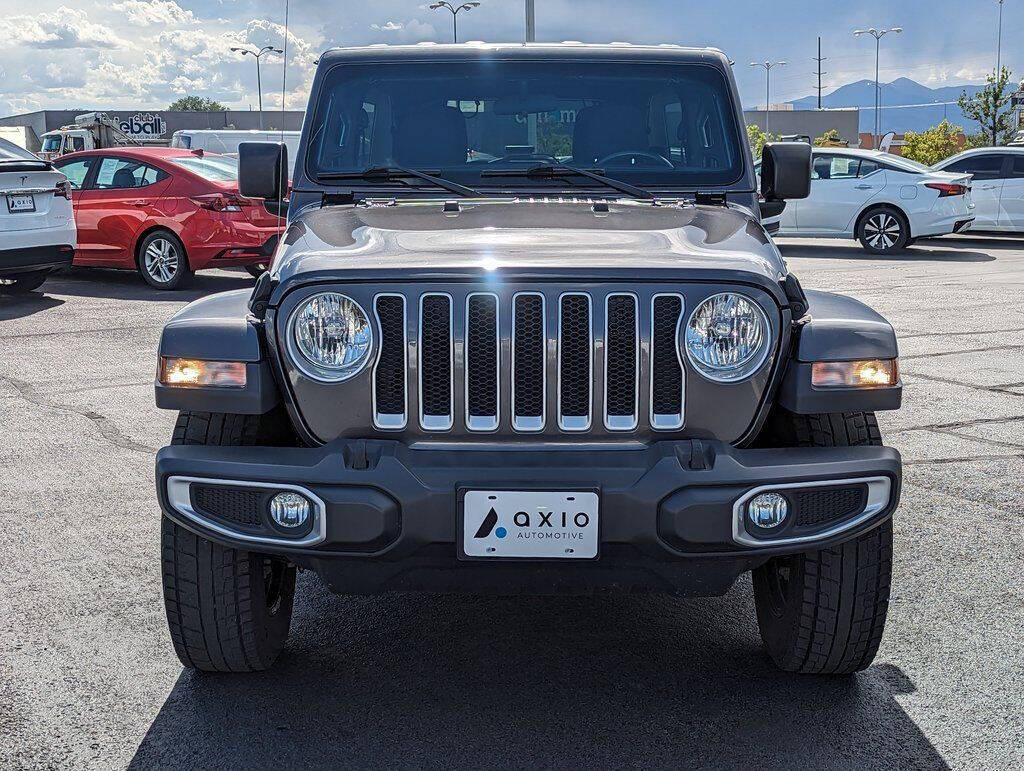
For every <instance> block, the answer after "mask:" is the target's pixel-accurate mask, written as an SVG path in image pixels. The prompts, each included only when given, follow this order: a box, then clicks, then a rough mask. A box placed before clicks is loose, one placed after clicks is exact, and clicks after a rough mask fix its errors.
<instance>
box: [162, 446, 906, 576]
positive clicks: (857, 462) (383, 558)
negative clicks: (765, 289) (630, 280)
mask: <svg viewBox="0 0 1024 771" xmlns="http://www.w3.org/2000/svg"><path fill="white" fill-rule="evenodd" d="M190 480H201V481H190ZM864 480H874V481H871V482H870V484H871V485H875V486H876V487H877V488H878V489H881V488H882V487H884V490H885V493H884V500H882V499H881V498H880V497H878V496H876V501H875V505H874V506H873V507H872V506H865V507H864V508H863V510H861V511H859V512H858V511H850V512H848V515H844V517H842V518H840V519H832V520H828V519H827V517H826V520H825V521H824V522H823V523H818V524H817V525H812V526H810V527H806V526H802V527H800V528H797V527H795V526H794V527H790V526H789V525H785V526H783V527H782V528H780V529H779V530H778V531H776V532H773V533H769V534H767V535H765V534H762V535H755V536H752V535H751V534H750V533H747V532H745V531H743V529H742V526H739V528H740V531H741V532H739V533H737V521H738V520H739V521H740V522H742V521H743V507H742V500H743V499H744V498H745V497H748V496H749V495H750V494H751V492H752V491H754V490H755V489H756V488H760V487H764V486H766V485H767V486H777V485H806V486H807V489H814V490H819V489H820V490H823V491H830V490H834V489H838V488H844V489H845V488H857V487H858V486H862V487H865V489H866V487H867V485H866V483H865V482H864ZM900 481H901V463H900V456H899V453H898V452H897V451H896V450H894V449H891V448H888V447H836V448H807V449H779V450H738V449H735V448H733V447H731V446H728V445H724V444H720V443H715V442H691V441H679V442H659V443H656V444H653V445H650V446H646V447H643V446H641V447H637V448H636V449H623V448H621V447H620V448H616V449H601V448H599V447H591V448H587V449H579V448H574V449H571V450H567V449H548V448H543V449H537V448H522V449H504V448H502V449H497V448H479V449H477V448H469V447H463V448H454V449H453V448H451V447H445V448H443V449H440V448H424V449H411V448H409V447H408V446H406V445H404V444H399V443H397V442H385V441H365V442H364V441H343V440H339V441H337V442H334V443H331V444H329V445H326V446H324V447H320V448H309V449H295V448H271V447H210V446H172V447H165V448H163V449H162V450H161V451H160V452H159V453H158V455H157V462H156V482H157V490H158V494H159V498H160V504H161V507H162V509H163V511H164V513H165V514H166V515H167V516H169V517H170V518H171V519H173V520H175V521H176V522H177V523H178V524H180V525H182V526H183V527H186V528H189V529H190V530H193V531H195V532H197V533H199V534H200V535H202V536H204V537H206V538H209V539H210V540H213V541H217V542H220V543H223V544H225V545H229V546H234V547H237V548H243V549H248V550H251V551H259V552H265V553H270V554H277V555H284V556H288V557H289V558H290V559H291V560H292V561H293V562H295V563H296V564H298V565H300V566H302V567H307V568H311V569H313V570H315V571H316V572H317V573H319V574H320V575H321V576H322V577H323V578H324V579H325V580H326V581H327V583H328V584H329V585H330V586H331V587H332V588H333V589H335V590H337V591H340V592H345V593H370V592H376V591H381V590H386V589H411V590H431V591H458V590H467V591H488V592H493V591H497V592H541V593H545V592H551V591H557V592H562V591H569V592H572V591H598V590H604V589H638V588H644V589H655V590H662V591H672V592H677V593H686V594H705V595H707V594H721V593H724V592H725V591H726V590H728V588H729V586H730V585H731V584H732V582H733V581H734V580H735V578H736V577H737V576H738V575H739V574H741V573H743V572H745V571H747V570H750V569H751V568H753V567H756V566H757V565H758V564H760V563H762V562H763V561H764V560H765V559H766V558H768V557H769V556H772V555H775V554H783V553H793V552H800V551H807V550H809V549H819V548H824V547H827V546H830V545H834V544H836V543H840V542H842V541H845V540H848V539H851V538H854V537H856V536H857V535H859V534H861V533H863V532H865V531H867V530H870V529H871V528H873V527H876V526H877V525H878V524H880V523H881V522H883V521H884V520H886V519H887V518H889V517H890V516H891V515H892V511H893V509H895V507H896V505H897V502H898V499H899V491H900ZM248 482H255V483H261V484H262V485H264V487H263V488H260V489H262V490H269V491H271V492H273V488H274V486H275V485H282V489H287V488H288V487H297V488H299V489H300V490H302V491H306V492H308V493H310V494H311V497H312V498H313V499H314V500H316V499H319V501H322V503H323V510H322V515H318V521H317V522H316V524H315V525H314V526H313V527H312V528H311V529H309V530H307V532H306V533H305V534H302V535H301V537H300V538H299V540H301V541H302V543H295V542H294V539H290V538H289V537H287V536H284V535H282V533H281V531H280V530H274V529H273V527H271V526H270V525H269V524H262V525H255V526H253V525H252V524H251V523H250V524H248V525H239V524H237V521H236V520H232V519H230V516H227V515H226V516H225V517H224V518H221V517H220V516H219V515H208V514H199V513H197V512H196V511H195V510H194V509H190V508H189V506H190V504H188V503H187V501H189V500H192V501H194V500H195V499H194V498H190V496H192V493H191V492H190V491H191V490H192V489H193V486H194V485H203V484H207V485H217V484H218V483H220V484H223V483H235V484H234V487H240V488H243V489H244V488H245V483H248ZM169 483H170V486H171V488H172V490H173V491H174V493H173V495H174V501H175V503H173V504H172V502H171V495H169V492H168V485H169ZM254 489H255V488H254ZM469 489H473V490H567V491H573V490H593V491H596V492H598V493H599V495H600V507H599V518H600V536H599V553H598V557H597V558H596V559H593V560H546V561H542V560H493V559H492V560H486V559H485V560H471V559H466V558H464V557H460V549H459V544H458V539H459V534H460V533H461V530H460V528H459V521H460V519H459V518H460V506H461V500H462V494H463V493H464V492H465V491H466V490H469ZM872 489H876V488H875V487H873V488H872ZM182 491H184V493H183V492H182ZM782 492H786V491H785V490H783V491H782ZM183 494H184V496H185V497H184V498H182V495H183ZM790 497H792V496H790ZM183 500H184V501H186V503H184V504H183V503H182V501H183ZM264 500H265V499H264ZM864 500H865V501H867V498H865V499H864ZM231 516H233V514H232V515H231ZM239 521H240V520H239Z"/></svg>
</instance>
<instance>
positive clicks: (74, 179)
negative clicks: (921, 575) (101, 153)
mask: <svg viewBox="0 0 1024 771" xmlns="http://www.w3.org/2000/svg"><path fill="white" fill-rule="evenodd" d="M95 160H96V159H95V158H79V159H77V160H74V161H68V162H67V163H57V164H54V165H55V166H56V168H57V169H59V170H60V172H61V173H62V174H64V176H65V177H67V178H68V182H70V183H71V187H73V188H74V189H75V190H81V189H82V185H83V184H85V178H86V176H88V174H89V169H91V168H92V164H93V161H95Z"/></svg>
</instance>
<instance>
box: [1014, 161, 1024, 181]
mask: <svg viewBox="0 0 1024 771" xmlns="http://www.w3.org/2000/svg"><path fill="white" fill-rule="evenodd" d="M1011 176H1013V177H1016V178H1017V179H1020V178H1021V177H1024V155H1015V156H1013V172H1012V173H1011Z"/></svg>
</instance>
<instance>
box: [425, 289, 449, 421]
mask: <svg viewBox="0 0 1024 771" xmlns="http://www.w3.org/2000/svg"><path fill="white" fill-rule="evenodd" d="M419 357H420V358H419V373H420V425H421V426H422V427H423V429H424V430H425V431H447V430H449V429H450V428H451V427H452V422H453V420H452V415H453V413H452V402H453V401H454V399H453V394H452V381H453V377H452V370H453V345H452V298H451V297H450V296H449V295H446V294H425V295H423V296H422V297H420V346H419Z"/></svg>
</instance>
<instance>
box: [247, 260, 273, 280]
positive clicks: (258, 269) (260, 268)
mask: <svg viewBox="0 0 1024 771" xmlns="http://www.w3.org/2000/svg"><path fill="white" fill-rule="evenodd" d="M245 270H246V272H247V273H248V274H249V275H250V276H252V277H253V278H259V277H260V276H262V275H263V274H264V273H266V272H267V271H268V270H270V263H269V262H257V263H256V264H255V265H246V266H245Z"/></svg>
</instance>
